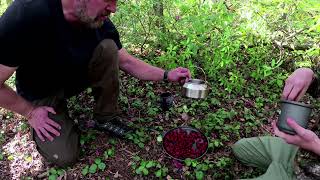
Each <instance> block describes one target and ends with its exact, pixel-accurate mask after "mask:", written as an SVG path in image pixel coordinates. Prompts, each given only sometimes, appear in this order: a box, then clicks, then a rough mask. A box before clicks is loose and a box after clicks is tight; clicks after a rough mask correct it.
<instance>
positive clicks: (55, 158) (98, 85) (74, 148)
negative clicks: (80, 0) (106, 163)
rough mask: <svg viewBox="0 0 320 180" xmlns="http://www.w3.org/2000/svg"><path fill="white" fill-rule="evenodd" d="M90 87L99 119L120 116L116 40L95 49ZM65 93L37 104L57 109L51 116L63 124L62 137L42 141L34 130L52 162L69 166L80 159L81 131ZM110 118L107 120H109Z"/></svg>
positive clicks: (89, 73)
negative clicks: (69, 108) (69, 109)
mask: <svg viewBox="0 0 320 180" xmlns="http://www.w3.org/2000/svg"><path fill="white" fill-rule="evenodd" d="M88 77H89V80H90V85H89V86H90V87H92V90H93V91H92V92H93V95H94V98H95V102H96V104H95V107H94V115H95V117H99V118H100V119H101V117H109V116H113V115H114V114H117V113H118V96H119V61H118V48H117V46H116V44H115V43H114V41H113V40H110V39H106V40H103V41H102V42H101V43H100V44H99V45H98V46H97V47H96V49H95V51H94V53H93V57H92V59H91V60H90V63H89V67H88ZM66 99H67V97H66V96H65V92H64V90H61V91H60V92H57V94H55V95H54V96H51V97H47V98H44V99H41V100H36V101H34V102H33V104H34V105H36V106H49V107H53V108H54V110H55V111H56V114H51V113H49V117H50V118H51V119H52V120H54V121H55V122H57V123H58V124H60V126H61V130H60V136H58V137H55V138H54V140H53V141H52V142H50V141H48V140H46V141H45V142H42V141H41V140H40V139H39V137H38V136H37V135H36V133H35V132H34V130H33V131H32V134H33V139H34V141H35V142H36V144H37V150H38V151H39V153H40V154H41V155H42V156H43V157H44V158H45V159H46V160H47V161H49V162H52V163H54V164H56V165H58V166H61V167H66V166H69V165H72V164H73V163H75V162H76V161H77V159H78V156H79V148H80V146H79V131H78V128H77V126H76V125H75V123H74V121H73V120H72V119H70V117H69V116H68V109H67V105H66ZM106 119H107V118H106Z"/></svg>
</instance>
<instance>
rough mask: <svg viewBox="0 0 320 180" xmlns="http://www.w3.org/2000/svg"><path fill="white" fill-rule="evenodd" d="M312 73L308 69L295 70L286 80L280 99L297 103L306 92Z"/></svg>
mask: <svg viewBox="0 0 320 180" xmlns="http://www.w3.org/2000/svg"><path fill="white" fill-rule="evenodd" d="M313 75H314V73H313V71H312V70H311V69H309V68H299V69H297V70H295V71H294V72H293V73H292V74H291V75H290V76H289V77H288V79H287V80H286V83H285V87H284V89H283V92H282V98H283V99H288V100H291V101H298V100H300V99H301V97H302V96H303V95H304V94H305V93H306V92H307V90H308V87H309V86H310V84H311V82H312V80H313Z"/></svg>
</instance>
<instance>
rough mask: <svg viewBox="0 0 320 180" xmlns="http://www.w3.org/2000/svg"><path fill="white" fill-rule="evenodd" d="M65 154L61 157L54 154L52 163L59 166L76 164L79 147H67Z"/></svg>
mask: <svg viewBox="0 0 320 180" xmlns="http://www.w3.org/2000/svg"><path fill="white" fill-rule="evenodd" d="M63 153H64V155H63V156H61V157H59V156H58V155H57V154H53V156H54V157H53V159H52V160H51V162H52V163H54V164H55V165H57V166H59V167H68V166H72V165H74V164H75V163H76V162H77V161H78V158H79V149H76V150H75V149H68V150H67V149H65V150H64V151H63Z"/></svg>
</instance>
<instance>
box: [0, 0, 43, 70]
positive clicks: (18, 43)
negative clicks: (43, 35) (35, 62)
mask: <svg viewBox="0 0 320 180" xmlns="http://www.w3.org/2000/svg"><path fill="white" fill-rule="evenodd" d="M40 2H41V1H25V0H15V1H13V2H12V3H11V5H10V6H9V7H8V8H7V10H6V11H5V12H4V14H3V15H2V16H1V17H0V49H1V58H0V64H3V65H6V66H10V67H17V66H20V65H21V64H22V63H24V62H26V60H25V59H24V57H25V56H24V55H25V54H27V53H30V52H28V50H27V49H28V48H26V47H28V43H30V41H32V37H34V36H33V35H34V34H35V29H37V28H39V27H41V24H39V20H41V19H43V18H44V17H45V14H43V13H42V12H43V9H44V8H42V9H40V8H38V7H39V4H40ZM38 9H39V10H38ZM41 21H42V20H41Z"/></svg>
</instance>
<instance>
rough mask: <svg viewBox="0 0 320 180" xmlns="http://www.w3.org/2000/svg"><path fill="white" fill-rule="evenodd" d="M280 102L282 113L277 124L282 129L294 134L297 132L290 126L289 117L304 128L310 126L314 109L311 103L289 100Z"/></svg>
mask: <svg viewBox="0 0 320 180" xmlns="http://www.w3.org/2000/svg"><path fill="white" fill-rule="evenodd" d="M280 103H281V114H280V117H279V120H278V122H277V126H278V128H279V130H280V131H282V132H285V133H288V134H292V135H295V134H297V133H296V132H295V131H294V130H293V129H292V128H291V127H289V126H288V124H287V119H288V118H291V119H293V120H294V121H295V122H297V123H298V124H299V125H300V126H301V127H303V128H307V127H308V122H309V118H310V115H311V111H312V106H311V105H309V104H304V103H298V102H295V101H288V100H282V101H280Z"/></svg>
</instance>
